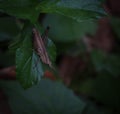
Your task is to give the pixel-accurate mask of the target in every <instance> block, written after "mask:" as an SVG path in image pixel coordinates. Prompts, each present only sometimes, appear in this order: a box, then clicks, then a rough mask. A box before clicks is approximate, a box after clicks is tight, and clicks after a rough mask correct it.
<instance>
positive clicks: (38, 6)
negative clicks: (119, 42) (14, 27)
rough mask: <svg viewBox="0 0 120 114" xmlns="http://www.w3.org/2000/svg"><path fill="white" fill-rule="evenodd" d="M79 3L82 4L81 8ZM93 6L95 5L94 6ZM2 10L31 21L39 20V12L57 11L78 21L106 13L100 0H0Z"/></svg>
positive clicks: (0, 9)
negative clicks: (74, 0)
mask: <svg viewBox="0 0 120 114" xmlns="http://www.w3.org/2000/svg"><path fill="white" fill-rule="evenodd" d="M78 4H80V6H79V8H78ZM68 5H69V6H68ZM89 6H90V7H89ZM93 6H95V7H94V8H92V7H93ZM0 11H1V12H4V13H7V14H10V15H13V16H16V17H18V18H23V19H29V20H30V21H31V22H35V21H37V19H38V16H39V13H55V14H56V13H57V14H60V15H65V16H68V17H70V18H73V19H75V20H77V21H82V20H88V19H94V18H99V17H100V16H104V14H105V13H104V11H103V10H102V9H101V7H100V1H99V0H91V1H85V2H83V0H80V1H79V0H77V1H76V2H75V3H74V2H73V0H71V1H69V0H66V1H65V2H64V1H62V0H60V1H58V0H57V1H56V2H55V1H54V0H53V1H51V0H45V1H34V0H22V1H21V0H14V1H11V0H6V1H0Z"/></svg>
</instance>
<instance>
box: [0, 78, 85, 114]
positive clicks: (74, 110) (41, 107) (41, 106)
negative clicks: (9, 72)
mask: <svg viewBox="0 0 120 114" xmlns="http://www.w3.org/2000/svg"><path fill="white" fill-rule="evenodd" d="M0 86H1V87H2V89H3V90H4V92H5V93H6V95H7V96H8V101H9V104H10V107H11V109H12V113H13V114H82V111H83V110H84V108H85V106H86V103H84V102H83V101H82V100H79V98H78V97H76V96H75V95H74V94H73V92H72V91H71V90H69V89H67V88H66V87H65V86H64V85H62V84H61V83H58V82H52V81H50V80H41V82H40V84H38V85H37V86H34V87H32V88H30V89H28V90H24V89H22V88H21V87H20V85H19V84H18V83H17V82H12V81H11V82H1V83H0Z"/></svg>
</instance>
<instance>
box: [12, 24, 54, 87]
mask: <svg viewBox="0 0 120 114" xmlns="http://www.w3.org/2000/svg"><path fill="white" fill-rule="evenodd" d="M32 42H33V41H32V25H29V24H26V25H25V27H24V28H23V30H22V31H21V34H20V35H19V37H18V40H17V41H16V42H15V43H14V44H13V47H12V49H15V50H16V69H17V70H16V71H17V79H18V80H19V81H20V83H21V85H22V86H23V87H24V88H28V87H30V86H32V85H34V84H37V83H38V82H39V81H40V80H41V78H42V77H43V74H44V71H45V70H46V68H45V66H48V65H46V64H44V63H43V62H42V61H41V59H40V57H39V56H38V55H37V53H36V52H35V50H34V49H33V44H32ZM46 49H47V51H48V56H49V57H50V60H51V61H52V62H55V59H56V47H55V45H54V44H53V42H52V41H51V40H50V39H48V43H47V47H46ZM47 69H48V67H47Z"/></svg>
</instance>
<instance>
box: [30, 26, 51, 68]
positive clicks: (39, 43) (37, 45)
mask: <svg viewBox="0 0 120 114" xmlns="http://www.w3.org/2000/svg"><path fill="white" fill-rule="evenodd" d="M32 31H33V47H34V49H35V51H36V52H37V54H38V56H39V57H40V59H41V60H42V62H43V63H45V64H48V65H49V67H51V68H53V67H52V63H51V61H50V58H49V56H48V53H47V51H46V47H45V45H46V43H47V39H46V38H47V36H46V34H47V32H48V29H47V30H46V31H45V35H43V38H42V36H41V35H40V32H39V31H38V30H37V29H36V28H33V30H32Z"/></svg>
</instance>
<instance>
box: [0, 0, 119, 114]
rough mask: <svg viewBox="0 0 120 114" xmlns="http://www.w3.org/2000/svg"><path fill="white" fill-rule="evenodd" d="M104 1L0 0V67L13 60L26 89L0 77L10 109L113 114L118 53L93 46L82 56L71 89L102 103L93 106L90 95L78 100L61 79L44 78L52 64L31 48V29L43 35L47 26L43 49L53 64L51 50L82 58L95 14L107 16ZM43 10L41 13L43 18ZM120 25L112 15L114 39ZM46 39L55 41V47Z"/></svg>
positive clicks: (27, 113) (29, 113)
mask: <svg viewBox="0 0 120 114" xmlns="http://www.w3.org/2000/svg"><path fill="white" fill-rule="evenodd" d="M103 2H104V0H12V1H11V0H0V66H2V67H4V66H9V65H13V64H14V62H13V59H15V61H16V75H17V79H18V82H20V84H21V85H22V87H23V88H25V89H27V88H29V89H27V90H24V89H23V88H21V86H20V85H19V83H18V82H16V81H11V82H10V81H9V82H6V81H1V82H0V87H1V88H2V89H3V91H4V92H5V93H6V95H7V97H8V102H9V104H10V107H11V109H12V112H13V114H39V113H42V114H48V113H49V114H61V113H62V114H112V110H114V109H115V110H117V111H118V110H119V102H120V92H119V89H120V88H119V87H120V86H119V75H120V71H119V68H120V63H119V52H117V54H116V53H115V54H105V53H103V52H102V51H99V50H93V51H92V52H91V54H90V60H89V62H88V61H87V62H88V66H87V67H88V68H86V69H87V70H86V71H85V72H82V73H81V75H82V76H80V78H81V79H80V81H79V80H77V81H76V80H75V83H74V84H73V86H71V88H72V89H73V90H74V91H75V92H79V93H80V94H85V95H88V96H90V97H93V98H94V99H95V100H96V101H99V102H100V103H103V104H104V105H105V106H106V107H105V108H103V107H102V108H98V106H96V105H95V103H96V102H94V101H92V102H91V101H89V100H88V99H89V98H88V99H85V100H83V97H81V95H80V97H77V96H75V95H74V94H73V92H72V91H71V90H69V89H67V88H66V87H65V86H63V85H62V84H61V83H58V82H52V81H50V80H43V79H42V77H43V75H44V72H45V71H46V70H48V69H49V70H51V69H50V68H49V66H48V65H46V64H44V63H43V62H42V61H41V58H40V57H39V56H38V54H37V53H36V51H35V50H34V47H33V38H32V37H33V34H32V29H33V28H34V27H35V28H37V29H38V30H39V32H40V33H42V34H43V33H44V32H43V31H44V30H45V28H46V27H47V26H49V25H50V31H49V33H48V42H47V44H46V50H47V53H48V56H49V58H50V60H51V62H52V64H53V65H55V61H56V56H57V55H56V51H59V53H60V54H64V53H65V54H66V53H67V54H69V55H72V56H74V55H75V56H76V55H80V56H82V57H83V58H84V54H85V53H86V49H85V45H84V44H83V41H82V37H83V36H84V35H85V34H87V33H88V34H90V35H94V34H95V32H96V28H97V19H99V18H101V17H104V16H107V14H106V13H105V11H104V10H103V8H102V4H103ZM43 13H45V14H46V16H45V17H42V16H43V15H44V14H43ZM1 16H7V17H1ZM42 19H43V20H42ZM41 20H42V21H41ZM39 23H40V24H39ZM119 24H120V22H119V18H111V25H112V27H113V30H114V32H115V34H116V35H117V37H118V38H119V37H120V34H119ZM41 25H42V26H41ZM49 38H50V39H49ZM51 39H52V40H54V42H55V43H56V44H57V50H56V46H55V44H54V43H53V41H52V40H51ZM11 40H13V41H12V43H11V45H10V46H9V48H10V49H11V50H12V51H13V53H12V54H10V53H7V52H8V50H7V48H8V44H9V43H10V42H11ZM118 40H119V39H118ZM68 48H69V49H68ZM6 50H7V51H6ZM63 52H64V53H63ZM14 54H16V56H14ZM15 57H16V58H15ZM6 58H9V59H10V60H9V59H6ZM4 61H6V62H4ZM78 67H79V66H78ZM55 69H57V68H55ZM55 69H54V70H55ZM55 72H56V71H55ZM75 74H77V73H75ZM93 75H95V76H93ZM93 77H94V78H93ZM30 87H31V88H30ZM79 93H78V96H79ZM118 112H119V111H118Z"/></svg>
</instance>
